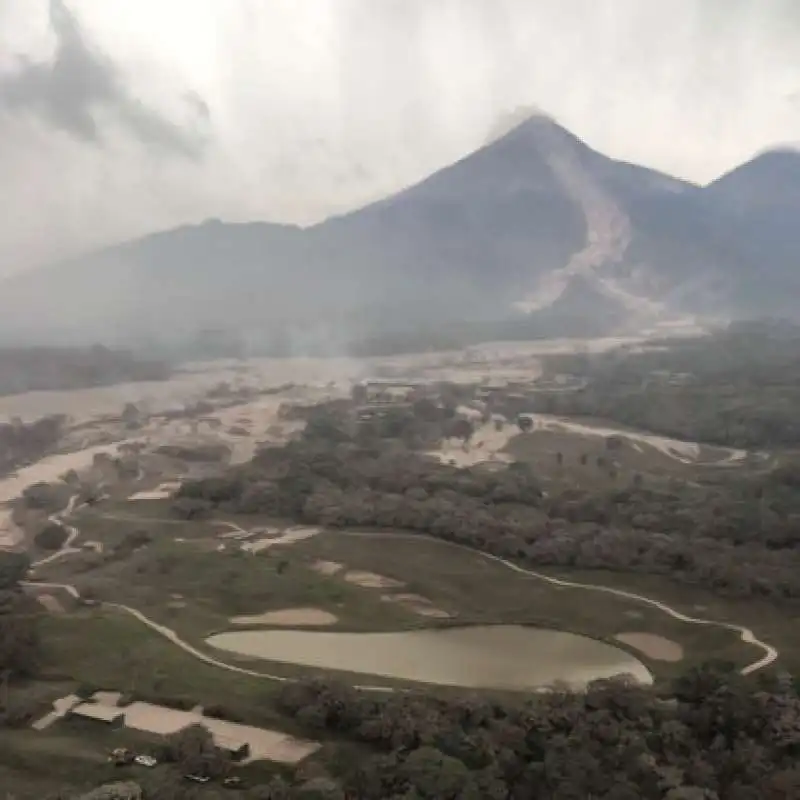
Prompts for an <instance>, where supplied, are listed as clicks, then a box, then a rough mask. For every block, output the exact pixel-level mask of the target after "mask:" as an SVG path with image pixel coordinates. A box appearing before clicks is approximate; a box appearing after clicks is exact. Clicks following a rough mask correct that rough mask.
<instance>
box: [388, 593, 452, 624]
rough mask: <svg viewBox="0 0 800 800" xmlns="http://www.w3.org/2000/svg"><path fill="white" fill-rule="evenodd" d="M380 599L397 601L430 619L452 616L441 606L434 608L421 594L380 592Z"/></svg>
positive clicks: (390, 601) (391, 601)
mask: <svg viewBox="0 0 800 800" xmlns="http://www.w3.org/2000/svg"><path fill="white" fill-rule="evenodd" d="M381 600H383V601H384V602H385V603H398V604H399V605H401V606H403V607H404V608H407V609H408V610H409V611H413V612H414V613H415V614H419V615H420V616H421V617H430V618H432V619H451V618H452V614H448V613H447V611H444V610H443V609H441V608H436V606H435V605H433V603H431V601H430V600H428V598H427V597H423V596H422V595H421V594H382V595H381Z"/></svg>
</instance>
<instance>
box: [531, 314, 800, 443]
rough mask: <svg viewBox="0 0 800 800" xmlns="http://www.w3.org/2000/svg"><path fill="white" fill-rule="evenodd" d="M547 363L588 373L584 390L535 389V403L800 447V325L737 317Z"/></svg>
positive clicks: (678, 431) (707, 436) (700, 437)
mask: <svg viewBox="0 0 800 800" xmlns="http://www.w3.org/2000/svg"><path fill="white" fill-rule="evenodd" d="M545 370H546V373H548V374H551V375H552V374H557V373H562V374H563V373H568V374H574V375H581V376H584V377H586V378H587V379H588V380H587V383H586V386H585V387H584V388H583V389H581V390H580V391H574V392H564V391H562V392H551V393H545V394H538V395H533V396H532V398H531V403H529V405H530V407H531V410H535V411H540V412H543V413H550V414H559V415H564V416H573V415H581V416H592V417H598V418H604V419H612V420H615V421H617V422H621V423H623V424H625V425H630V426H632V427H635V428H642V429H645V430H650V431H654V432H656V433H661V434H664V435H667V436H673V437H676V438H678V439H685V440H689V441H701V442H709V443H713V444H721V445H728V446H731V447H744V448H748V449H754V448H760V447H780V448H784V447H796V446H798V445H800V418H798V416H797V408H798V406H800V329H798V328H793V327H790V326H780V325H776V326H770V325H761V324H753V325H747V324H739V325H734V326H731V328H729V329H728V330H726V331H723V332H720V333H718V334H716V335H714V336H711V337H702V338H698V339H689V340H687V341H685V342H678V343H676V342H675V341H669V342H664V343H663V344H662V345H656V346H655V347H652V348H650V349H646V350H644V352H625V351H620V350H617V351H612V352H610V353H605V354H600V355H594V356H587V355H585V354H571V355H560V356H555V357H551V358H548V359H547V360H546V361H545Z"/></svg>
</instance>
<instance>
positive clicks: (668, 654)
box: [614, 633, 683, 663]
mask: <svg viewBox="0 0 800 800" xmlns="http://www.w3.org/2000/svg"><path fill="white" fill-rule="evenodd" d="M614 638H615V639H616V640H617V641H618V642H622V644H627V645H628V646H629V647H635V648H636V649H637V650H638V651H639V652H640V653H643V654H644V655H645V656H647V657H648V658H652V659H653V661H669V662H671V663H675V662H676V661H681V660H682V659H683V648H682V647H681V646H680V645H679V644H678V643H677V642H673V641H671V640H670V639H665V638H664V637H663V636H657V635H656V634H654V633H620V634H617V635H616V636H615V637H614Z"/></svg>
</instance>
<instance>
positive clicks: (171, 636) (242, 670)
mask: <svg viewBox="0 0 800 800" xmlns="http://www.w3.org/2000/svg"><path fill="white" fill-rule="evenodd" d="M22 585H23V586H34V587H35V586H38V587H41V588H44V589H63V590H64V591H65V592H67V594H69V595H70V596H71V597H74V598H75V599H76V600H80V597H81V595H80V592H79V591H78V590H77V588H76V587H75V586H73V585H72V584H69V583H50V582H47V581H23V583H22ZM103 605H104V606H105V607H106V608H113V609H115V610H117V611H122V612H124V613H126V614H129V615H130V616H132V617H133V618H134V619H136V620H138V621H139V622H141V623H142V624H143V625H145V626H146V627H148V628H150V629H151V630H153V631H155V632H156V633H158V634H159V635H161V636H163V637H164V638H165V639H167V640H168V641H169V642H172V644H174V645H175V646H176V647H180V649H181V650H183V651H184V652H186V653H188V654H189V655H190V656H193V657H194V658H196V659H197V660H198V661H203V662H204V663H206V664H209V665H210V666H212V667H218V668H219V669H225V670H228V672H236V673H238V674H239V675H247V676H249V677H251V678H261V679H263V680H270V681H277V682H279V683H296V682H297V680H298V679H297V678H289V677H287V676H286V675H272V674H270V673H268V672H258V671H257V670H254V669H247V668H246V667H238V666H236V665H235V664H229V663H228V662H227V661H220V660H219V659H218V658H214V656H211V655H209V654H208V653H204V652H203V651H202V650H198V649H197V648H196V647H194V646H193V645H191V644H189V642H187V641H185V640H184V639H181V637H180V636H178V634H177V633H176V632H175V631H174V630H172V628H168V627H167V626H166V625H161V624H159V623H158V622H156V621H155V620H152V619H150V617H148V616H146V615H144V614H143V613H142V612H141V611H139V610H138V609H136V608H133V607H131V606H126V605H123V604H122V603H103ZM353 688H355V689H358V690H359V691H362V692H394V691H398V690H397V689H394V688H392V687H391V686H372V685H369V684H367V685H355V686H354V687H353Z"/></svg>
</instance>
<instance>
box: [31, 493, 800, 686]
mask: <svg viewBox="0 0 800 800" xmlns="http://www.w3.org/2000/svg"><path fill="white" fill-rule="evenodd" d="M128 505H137V504H134V503H131V504H128ZM90 516H91V512H87V513H85V514H84V515H83V516H82V520H83V522H82V528H84V529H86V530H87V531H88V532H90V535H91V536H97V537H101V536H103V533H102V531H103V530H104V528H105V527H106V526H109V525H112V526H113V527H114V534H113V535H114V536H117V537H121V536H124V533H121V531H130V530H132V529H141V528H142V527H144V528H147V529H149V526H148V525H147V524H146V523H145V522H144V516H142V517H140V518H139V519H138V520H137V521H136V522H124V523H116V522H110V521H109V520H106V519H100V518H95V519H94V520H93V521H91V522H90V521H89V518H90ZM239 524H240V525H241V526H242V527H244V528H247V527H248V526H253V525H257V524H260V521H256V520H252V519H250V520H248V519H245V518H240V519H239ZM120 525H121V526H122V527H121V528H120V527H116V526H120ZM152 525H153V530H157V531H158V533H157V535H153V538H152V541H151V543H149V544H147V545H145V546H144V547H142V548H141V549H140V550H138V551H136V552H135V553H133V554H131V555H129V556H128V557H127V558H124V559H119V560H115V559H109V560H107V561H103V560H102V559H100V563H98V564H97V565H95V566H91V565H89V568H87V565H86V564H83V565H81V568H80V570H79V571H77V572H75V571H74V570H75V568H76V566H78V564H79V563H80V562H79V561H78V562H75V561H72V560H71V559H70V558H68V559H65V560H63V561H61V562H55V563H54V564H53V565H52V566H51V567H49V568H48V572H47V574H46V575H44V576H43V577H44V578H52V579H55V577H54V576H56V577H57V578H58V579H59V580H69V582H71V583H73V584H75V585H76V586H77V587H78V589H79V590H80V591H81V592H87V593H89V594H91V595H92V596H94V597H96V598H98V599H100V600H106V601H111V602H116V603H122V604H125V605H129V606H132V607H134V608H136V609H138V610H140V611H142V612H143V613H144V614H146V615H147V616H148V617H150V618H151V619H153V620H154V621H156V622H159V623H161V624H164V625H167V626H169V627H170V628H172V629H174V630H175V631H176V632H177V633H178V634H179V635H180V636H181V637H182V638H183V639H185V640H186V641H188V642H190V643H192V644H193V645H195V646H199V647H201V648H202V647H203V640H204V639H205V638H206V637H207V636H208V635H210V634H211V633H215V632H220V631H223V630H226V629H229V628H230V624H229V618H230V617H232V616H237V615H253V614H259V613H263V612H265V611H269V610H279V609H285V608H293V607H308V606H311V607H315V608H321V609H323V610H326V611H329V612H330V613H332V614H334V615H335V616H336V617H337V618H338V623H337V624H336V625H335V626H333V627H332V629H334V630H336V629H338V630H352V631H385V630H399V629H409V628H416V627H421V626H433V625H439V626H440V625H448V624H459V625H461V624H486V623H522V624H530V625H537V626H543V627H551V628H559V629H562V630H567V631H572V632H575V633H582V634H585V635H589V636H592V637H594V638H599V639H603V640H607V641H613V637H614V636H615V635H616V634H619V633H622V632H640V631H642V632H648V633H652V634H657V635H660V636H663V637H665V638H667V639H669V640H672V641H674V642H676V643H678V644H680V645H681V647H682V648H683V650H684V654H685V657H684V659H683V660H682V661H680V662H676V663H669V662H663V661H653V660H652V659H649V658H648V657H647V656H646V655H643V654H641V653H638V652H636V651H631V652H635V653H636V655H637V656H639V657H640V658H641V659H642V660H643V661H644V662H645V663H646V664H647V666H648V668H650V670H651V671H652V672H653V673H654V674H655V675H656V676H658V677H669V676H671V675H674V674H676V673H677V672H679V671H682V670H683V669H685V668H686V667H687V666H689V665H691V664H695V663H699V662H701V661H704V660H707V659H709V658H721V659H726V660H730V661H733V662H734V663H736V664H739V665H741V666H744V665H746V664H748V663H750V662H752V661H755V660H756V659H757V658H758V657H759V655H760V652H759V651H758V649H757V648H755V647H753V646H751V645H746V644H743V643H742V642H741V641H739V638H738V634H736V633H734V632H729V631H726V630H723V629H721V628H718V627H715V626H698V625H693V624H688V623H683V622H680V621H678V620H676V619H674V618H672V617H670V616H669V615H667V614H666V613H663V612H662V611H659V610H658V609H655V608H652V607H650V606H647V605H645V604H642V603H639V602H636V601H633V600H629V599H625V598H620V597H615V596H613V595H609V594H602V593H599V592H596V591H591V590H583V589H573V588H561V587H557V586H554V585H552V584H549V583H547V582H545V581H541V580H537V579H536V578H533V577H529V576H525V575H522V574H519V573H515V572H512V571H510V570H509V569H507V568H506V567H504V566H503V565H501V564H499V563H497V562H493V561H491V560H489V559H487V558H485V557H483V556H482V555H480V554H479V553H472V552H468V551H465V550H459V549H457V548H453V547H450V546H448V545H447V544H446V543H442V542H437V541H435V540H430V539H426V538H424V537H414V536H406V535H400V536H397V535H391V534H390V535H383V534H372V535H365V534H356V535H348V534H347V533H344V532H335V531H329V532H324V533H322V534H319V535H317V536H314V537H312V538H310V539H306V540H303V541H300V542H297V543H295V544H292V545H287V546H279V547H276V548H273V549H270V550H269V551H264V552H262V553H260V554H258V555H251V554H247V553H243V552H241V551H240V550H239V549H238V548H239V545H238V543H237V542H235V541H233V540H225V539H220V538H218V534H219V532H220V531H221V530H224V529H222V528H220V527H219V526H215V525H214V524H213V523H211V522H202V523H195V522H187V523H179V524H166V523H160V522H156V523H153V524H152ZM179 540H183V541H179ZM223 543H224V544H225V550H223V551H219V550H218V547H219V546H220V545H221V544H223ZM78 558H79V559H80V557H78ZM316 560H328V561H335V562H340V563H342V564H344V565H345V566H346V567H349V568H351V569H356V570H366V571H370V572H375V573H378V574H380V575H384V576H387V577H389V578H393V579H395V580H397V581H401V582H402V583H403V584H404V586H403V588H402V589H401V590H397V591H402V592H406V593H413V594H419V595H422V596H423V597H426V598H428V599H429V600H430V601H431V603H432V604H433V606H435V607H436V608H439V609H442V610H443V611H445V612H447V613H448V614H449V615H450V616H451V619H449V620H440V619H432V618H430V617H425V616H422V615H420V614H418V613H416V612H415V611H414V610H412V609H410V608H408V607H406V606H403V605H401V604H399V603H392V602H385V601H382V600H381V594H384V593H385V591H384V590H380V589H374V588H363V587H360V586H356V585H353V584H351V583H348V582H347V581H345V580H343V578H342V577H341V574H338V575H330V576H326V575H321V574H319V573H318V572H316V571H315V570H314V569H313V568H312V567H313V564H314V562H315V561H316ZM552 574H558V575H561V576H563V577H565V578H567V579H569V580H577V581H578V582H585V583H598V584H604V585H609V586H613V587H617V588H622V589H629V590H632V591H636V590H637V587H638V588H639V590H640V593H642V594H645V595H647V596H652V597H654V598H655V599H660V600H662V601H664V602H668V603H669V604H670V605H672V606H673V607H675V608H676V609H677V610H680V611H682V612H684V613H686V614H688V615H690V616H697V617H705V618H711V619H719V620H720V621H723V620H728V621H731V622H744V624H749V623H750V622H752V625H751V626H752V627H753V628H754V630H755V632H756V635H763V637H764V638H766V639H767V640H768V641H770V642H771V643H773V644H775V645H776V646H778V647H779V648H781V649H782V651H783V652H785V658H786V663H787V665H788V664H790V663H794V654H793V649H792V641H793V638H794V637H793V636H791V627H792V622H793V620H787V619H786V617H785V616H782V615H778V614H776V613H775V611H774V610H773V609H771V607H769V606H767V605H766V604H764V606H763V607H762V606H759V605H758V604H753V603H744V604H740V603H735V602H731V601H725V600H721V599H719V598H718V597H715V596H713V595H711V594H710V593H706V592H701V591H699V590H698V591H696V592H695V591H693V590H692V589H691V588H686V587H678V586H675V585H673V584H671V583H670V582H669V581H667V580H665V579H660V580H659V579H654V578H652V577H648V578H647V579H646V581H645V580H644V578H643V576H637V575H627V574H625V575H621V574H616V573H602V572H587V573H582V574H578V573H574V572H572V571H567V570H558V571H555V572H553V573H552ZM72 621H73V620H72V618H71V617H67V618H65V619H62V620H60V621H59V622H58V623H55V624H61V625H67V624H70V623H71V622H72ZM86 622H87V617H85V616H82V617H78V618H75V620H74V624H76V625H78V624H85V623H86ZM51 624H54V623H51ZM106 624H107V623H106ZM137 624H138V623H136V622H135V620H129V621H128V625H133V626H136V625H137ZM784 648H785V649H784ZM628 649H630V648H628ZM798 650H799V651H800V648H798ZM797 655H798V658H800V652H798V654H797ZM181 657H183V654H181ZM223 660H227V661H229V662H231V663H234V662H235V663H247V664H248V666H250V667H254V668H256V669H259V671H265V672H271V673H273V674H283V675H293V674H297V673H298V668H294V667H292V666H290V665H273V664H267V663H266V662H263V661H259V662H253V661H250V662H248V661H247V660H246V659H237V658H236V657H235V656H231V655H230V654H225V655H224V657H223ZM300 672H305V671H304V670H300Z"/></svg>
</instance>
